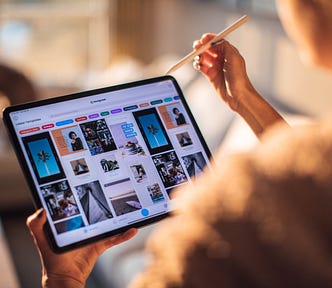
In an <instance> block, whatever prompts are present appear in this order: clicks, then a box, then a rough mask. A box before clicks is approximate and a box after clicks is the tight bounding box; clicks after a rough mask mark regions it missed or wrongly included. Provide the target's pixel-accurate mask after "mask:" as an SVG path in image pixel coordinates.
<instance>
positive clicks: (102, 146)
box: [80, 119, 116, 156]
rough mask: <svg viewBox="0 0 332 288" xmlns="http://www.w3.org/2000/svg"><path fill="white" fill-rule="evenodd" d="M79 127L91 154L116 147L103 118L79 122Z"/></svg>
mask: <svg viewBox="0 0 332 288" xmlns="http://www.w3.org/2000/svg"><path fill="white" fill-rule="evenodd" d="M80 127H81V130H82V132H83V135H84V138H85V140H86V142H87V144H88V147H89V150H90V153H91V155H92V156H93V155H97V154H101V153H104V152H108V151H113V150H115V149H116V145H115V143H114V139H113V136H112V134H111V132H110V130H109V129H108V127H107V124H106V121H105V119H99V120H96V121H91V122H87V123H84V124H80Z"/></svg>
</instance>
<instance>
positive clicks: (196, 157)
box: [182, 152, 206, 178]
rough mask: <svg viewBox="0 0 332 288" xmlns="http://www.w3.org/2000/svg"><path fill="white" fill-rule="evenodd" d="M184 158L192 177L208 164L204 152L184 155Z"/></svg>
mask: <svg viewBox="0 0 332 288" xmlns="http://www.w3.org/2000/svg"><path fill="white" fill-rule="evenodd" d="M182 160H183V163H184V166H185V167H186V170H187V172H188V174H189V176H190V178H193V177H196V176H197V175H199V174H200V173H201V172H202V171H203V170H204V167H205V166H206V161H205V159H204V156H203V154H202V152H198V153H194V154H190V155H187V156H184V157H182Z"/></svg>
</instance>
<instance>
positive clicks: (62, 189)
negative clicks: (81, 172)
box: [40, 180, 80, 221]
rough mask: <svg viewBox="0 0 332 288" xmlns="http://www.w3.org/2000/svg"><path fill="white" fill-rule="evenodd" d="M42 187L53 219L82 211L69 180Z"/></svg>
mask: <svg viewBox="0 0 332 288" xmlns="http://www.w3.org/2000/svg"><path fill="white" fill-rule="evenodd" d="M40 189H41V192H42V195H43V198H44V200H45V203H46V206H47V208H48V211H49V213H50V215H51V217H52V220H53V221H57V220H59V219H63V218H68V217H71V216H74V215H76V214H79V213H80V212H79V209H78V206H77V202H76V199H75V197H74V195H73V193H72V191H71V189H70V187H69V184H68V182H67V180H63V181H60V182H57V183H53V184H50V185H45V186H42V187H40Z"/></svg>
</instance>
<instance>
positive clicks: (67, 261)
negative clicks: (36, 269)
mask: <svg viewBox="0 0 332 288" xmlns="http://www.w3.org/2000/svg"><path fill="white" fill-rule="evenodd" d="M45 222H46V213H45V211H44V210H43V209H40V210H38V211H36V212H35V213H34V214H33V215H31V216H30V217H29V218H28V219H27V226H28V228H29V230H30V232H31V234H32V236H33V238H34V240H35V244H36V246H37V248H38V251H39V255H40V258H41V262H42V268H43V271H42V284H43V287H48V288H50V287H63V288H66V287H71V288H76V287H84V286H85V281H86V280H87V278H88V276H89V274H90V272H91V270H92V268H93V266H94V265H95V263H96V261H97V259H98V257H99V256H100V255H101V254H102V253H103V252H104V251H105V250H106V249H108V248H110V247H112V246H114V245H117V244H120V243H122V242H124V241H127V240H129V239H130V238H132V237H133V236H134V235H135V234H136V233H137V230H136V229H130V230H128V231H127V232H125V233H123V234H121V235H117V236H114V237H112V238H107V239H105V240H101V241H99V242H96V243H93V244H90V245H87V246H84V247H81V248H78V249H75V250H71V251H69V252H65V253H61V254H56V253H54V252H53V251H52V250H51V247H50V246H49V244H48V242H47V239H46V237H45V233H44V231H43V225H44V224H45Z"/></svg>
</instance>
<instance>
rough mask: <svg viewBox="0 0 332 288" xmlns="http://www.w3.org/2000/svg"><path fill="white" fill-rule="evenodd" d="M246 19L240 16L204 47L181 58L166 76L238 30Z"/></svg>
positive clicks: (247, 17) (245, 16)
mask: <svg viewBox="0 0 332 288" xmlns="http://www.w3.org/2000/svg"><path fill="white" fill-rule="evenodd" d="M248 19H249V16H247V15H244V16H242V17H241V18H240V19H238V20H237V21H235V22H234V23H233V24H231V25H230V26H228V27H227V28H226V29H225V30H223V31H221V32H220V33H219V34H217V35H216V37H214V38H213V39H211V40H210V41H209V42H207V43H206V44H205V45H203V46H202V47H200V48H199V49H197V50H195V51H192V52H191V53H189V54H188V55H186V56H185V57H183V58H182V59H181V60H180V61H179V62H177V63H176V64H175V65H173V66H172V67H171V68H169V69H168V70H167V72H166V75H167V74H171V73H172V72H174V71H176V70H178V69H179V68H180V67H182V66H183V65H185V64H187V63H188V62H190V61H192V60H194V58H195V57H196V56H197V55H199V54H201V53H203V52H204V51H205V50H207V49H209V48H210V47H211V46H212V45H213V44H215V43H217V42H219V41H221V40H222V39H224V38H225V37H226V36H227V35H228V34H229V33H231V32H233V31H234V30H235V29H237V28H239V27H240V26H241V25H242V24H244V23H245V22H247V21H248Z"/></svg>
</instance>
